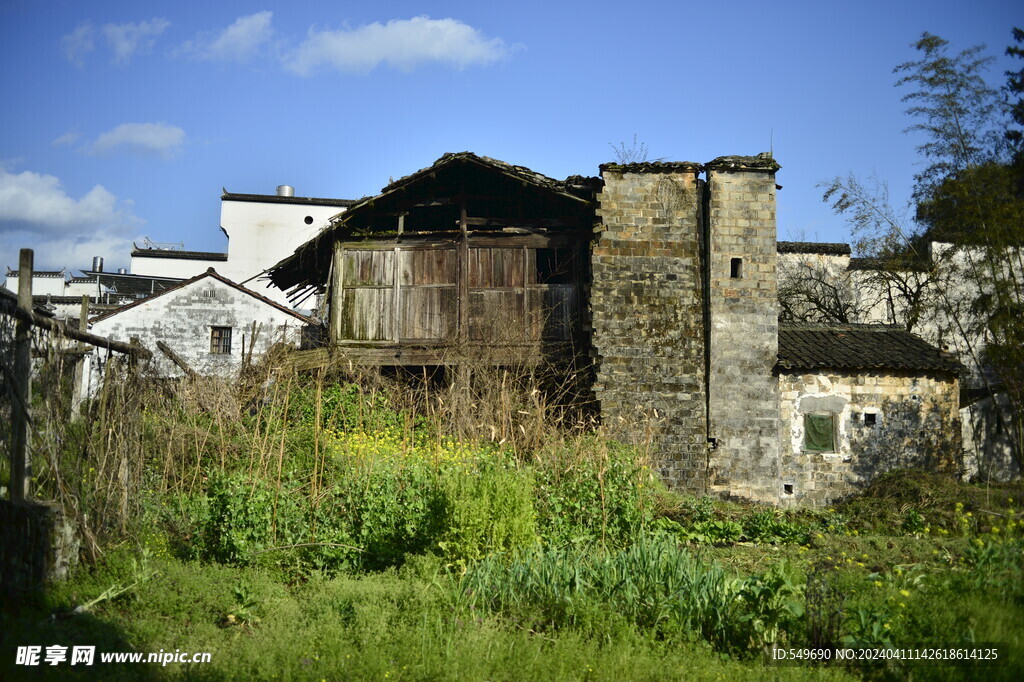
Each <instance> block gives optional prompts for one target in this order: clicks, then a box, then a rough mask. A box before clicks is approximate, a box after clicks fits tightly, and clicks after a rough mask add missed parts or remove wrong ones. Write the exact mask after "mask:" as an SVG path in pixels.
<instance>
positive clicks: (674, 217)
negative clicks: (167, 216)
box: [591, 163, 707, 492]
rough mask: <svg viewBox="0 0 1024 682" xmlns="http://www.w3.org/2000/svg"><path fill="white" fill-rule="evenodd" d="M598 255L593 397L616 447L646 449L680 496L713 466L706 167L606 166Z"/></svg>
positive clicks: (595, 255)
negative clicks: (641, 446)
mask: <svg viewBox="0 0 1024 682" xmlns="http://www.w3.org/2000/svg"><path fill="white" fill-rule="evenodd" d="M601 170H602V173H603V175H604V181H605V184H604V189H603V191H602V193H601V194H600V195H599V197H598V199H599V202H600V208H599V209H598V214H599V215H600V217H601V220H602V230H601V232H600V235H599V238H598V240H597V243H596V244H595V246H594V249H593V254H592V272H593V275H592V276H593V280H592V289H591V315H592V320H593V346H594V353H595V355H596V358H595V360H596V364H597V376H596V382H595V386H594V391H595V396H596V398H597V400H598V401H599V402H600V405H601V415H602V420H603V422H604V424H605V426H606V428H607V429H608V430H609V432H610V434H611V435H612V436H613V437H616V438H619V439H620V440H623V441H626V442H632V443H636V444H649V445H650V446H651V448H652V450H653V453H652V454H653V460H654V465H655V467H656V468H657V470H658V472H659V473H660V474H661V476H662V478H663V479H664V480H665V481H666V483H667V484H668V485H669V486H671V487H674V488H677V489H683V490H691V491H694V492H701V491H702V489H703V483H704V472H705V469H706V464H707V446H706V443H707V424H706V421H705V420H706V394H705V381H704V378H705V377H704V367H705V359H704V353H705V348H704V302H703V293H702V292H703V289H704V281H703V276H702V271H703V243H702V229H701V193H702V190H703V184H702V183H701V182H700V180H699V179H698V173H699V172H700V166H699V165H698V164H692V163H671V164H630V165H625V166H622V165H607V166H602V168H601Z"/></svg>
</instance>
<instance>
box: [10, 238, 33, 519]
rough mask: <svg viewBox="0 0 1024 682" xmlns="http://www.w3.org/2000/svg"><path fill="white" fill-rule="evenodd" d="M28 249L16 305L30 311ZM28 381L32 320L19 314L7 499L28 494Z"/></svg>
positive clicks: (20, 262)
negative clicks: (9, 490)
mask: <svg viewBox="0 0 1024 682" xmlns="http://www.w3.org/2000/svg"><path fill="white" fill-rule="evenodd" d="M32 261H33V253H32V249H22V250H21V256H20V258H19V259H18V307H19V308H23V309H24V310H26V311H28V312H29V313H31V312H32ZM31 385H32V324H31V323H30V322H28V321H27V320H24V319H21V318H19V319H18V321H17V323H16V326H15V334H14V386H13V387H12V389H13V390H14V400H12V401H11V403H12V404H11V410H12V414H11V417H12V419H13V422H14V423H13V426H14V433H13V434H12V439H11V441H12V442H11V501H12V502H22V501H24V500H26V499H28V498H29V496H30V495H31V494H32V489H31V483H32V462H31V460H30V459H29V457H28V427H29V419H30V416H29V405H30V402H31V397H32V394H31Z"/></svg>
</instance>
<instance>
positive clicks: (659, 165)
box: [598, 161, 703, 173]
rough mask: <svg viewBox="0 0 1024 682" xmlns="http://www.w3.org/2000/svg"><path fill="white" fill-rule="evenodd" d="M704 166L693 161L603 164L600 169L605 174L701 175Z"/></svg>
mask: <svg viewBox="0 0 1024 682" xmlns="http://www.w3.org/2000/svg"><path fill="white" fill-rule="evenodd" d="M702 168H703V166H701V165H700V164H699V163H694V162H693V161H642V162H640V163H602V164H601V165H600V166H598V169H599V170H600V171H601V172H602V173H604V172H605V171H610V172H612V173H678V172H680V171H693V172H694V173H699V172H700V171H701V169H702Z"/></svg>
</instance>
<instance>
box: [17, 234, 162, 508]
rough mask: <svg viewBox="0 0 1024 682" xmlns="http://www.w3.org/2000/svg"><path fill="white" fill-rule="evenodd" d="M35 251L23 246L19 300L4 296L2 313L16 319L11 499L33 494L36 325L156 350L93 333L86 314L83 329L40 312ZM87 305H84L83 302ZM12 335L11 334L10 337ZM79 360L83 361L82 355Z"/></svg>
mask: <svg viewBox="0 0 1024 682" xmlns="http://www.w3.org/2000/svg"><path fill="white" fill-rule="evenodd" d="M34 260H35V255H34V254H33V252H32V249H22V250H21V254H20V257H19V259H18V297H17V303H15V302H14V301H13V300H11V299H10V298H8V297H6V296H0V316H7V317H10V318H13V319H14V320H15V333H14V344H13V362H12V363H11V365H12V366H11V371H10V372H8V371H7V367H6V366H5V367H4V372H3V375H4V380H5V381H4V383H5V384H7V385H8V386H9V389H8V390H9V392H10V406H11V427H12V428H11V450H10V465H11V488H10V499H11V501H13V502H21V501H23V500H25V499H28V498H29V497H30V495H31V481H32V465H31V460H30V458H29V452H28V440H29V438H28V437H29V428H30V427H31V422H32V417H31V413H30V410H29V406H30V405H31V404H32V400H31V397H32V393H31V386H32V328H33V327H36V328H37V329H42V330H45V331H46V332H49V334H50V335H51V336H63V337H67V338H69V339H74V340H76V341H79V342H82V343H86V344H89V345H91V346H96V347H99V348H106V349H108V350H111V351H114V352H117V353H123V354H126V355H128V356H130V357H132V358H135V359H149V358H150V357H152V353H151V352H150V351H149V350H148V349H146V348H144V347H142V346H141V345H139V344H138V343H131V344H128V343H123V342H121V341H114V340H113V339H108V338H106V337H103V336H97V335H95V334H90V333H89V332H87V331H86V330H85V324H84V322H85V320H84V317H85V315H84V314H83V319H82V320H80V327H81V328H80V329H74V328H73V327H70V326H68V325H67V324H65V323H63V322H60V321H58V320H54V319H50V318H48V317H45V316H43V315H40V314H38V313H36V312H35V311H34V310H33V307H32V269H33V268H32V266H33V263H34ZM83 307H84V306H83ZM8 338H9V337H8ZM77 361H78V362H81V361H82V360H81V357H80V356H79V358H78V360H77Z"/></svg>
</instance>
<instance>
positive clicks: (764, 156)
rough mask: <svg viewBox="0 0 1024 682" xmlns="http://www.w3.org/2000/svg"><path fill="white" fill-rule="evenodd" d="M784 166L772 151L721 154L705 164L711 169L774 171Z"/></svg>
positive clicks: (707, 168)
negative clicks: (732, 154)
mask: <svg viewBox="0 0 1024 682" xmlns="http://www.w3.org/2000/svg"><path fill="white" fill-rule="evenodd" d="M780 168H782V166H781V165H779V162H778V161H776V160H775V157H774V156H772V153H771V152H761V153H760V154H758V155H757V156H719V157H718V158H716V159H712V160H711V161H708V162H707V163H706V164H704V169H705V170H709V171H762V172H764V171H767V172H770V173H774V172H776V171H777V170H779V169H780Z"/></svg>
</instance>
